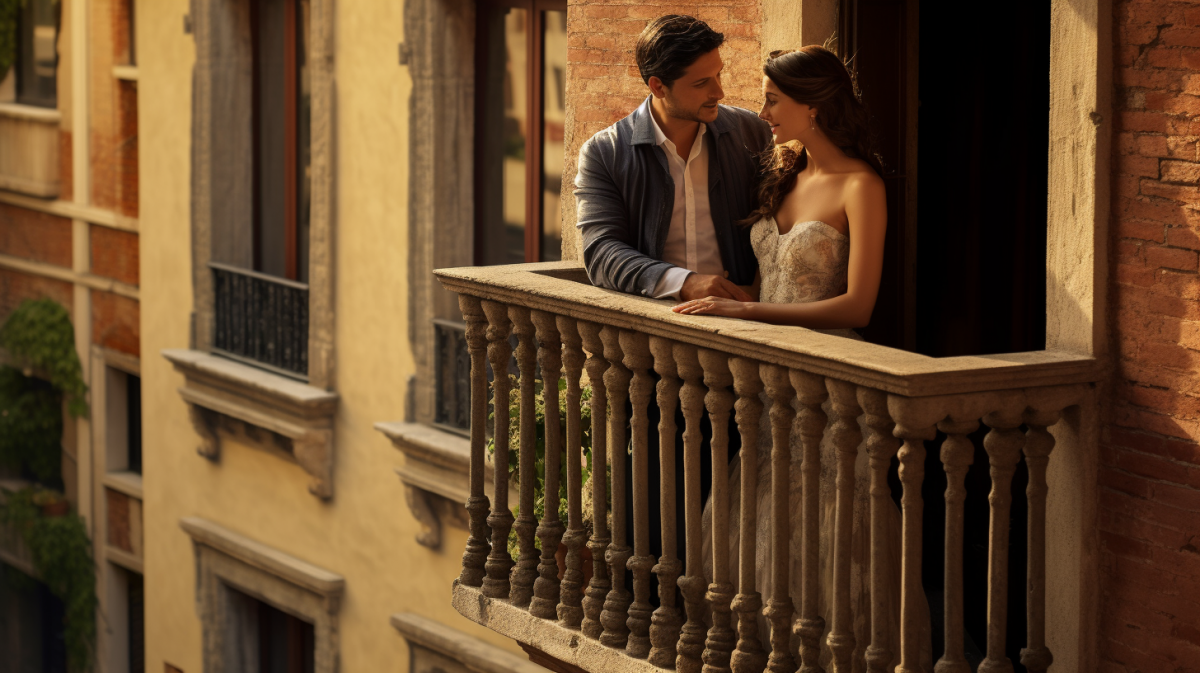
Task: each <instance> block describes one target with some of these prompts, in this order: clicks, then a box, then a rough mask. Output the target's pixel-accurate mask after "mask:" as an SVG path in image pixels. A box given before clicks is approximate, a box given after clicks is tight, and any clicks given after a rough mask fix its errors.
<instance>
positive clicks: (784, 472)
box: [759, 364, 796, 673]
mask: <svg viewBox="0 0 1200 673" xmlns="http://www.w3.org/2000/svg"><path fill="white" fill-rule="evenodd" d="M759 376H761V377H762V382H763V385H764V387H765V388H766V390H767V396H768V397H770V398H771V411H770V417H771V584H772V586H771V597H770V598H769V599H768V600H767V609H766V615H767V619H768V620H770V622H771V654H770V656H769V657H767V670H769V671H771V673H795V670H796V660H795V658H794V657H793V656H792V647H791V634H790V633H789V629H788V626H789V625H790V624H791V621H792V598H791V595H790V593H789V591H788V590H789V588H790V587H791V583H790V582H789V581H788V564H789V563H790V558H789V556H790V554H791V543H790V537H791V516H790V509H791V508H790V507H789V499H790V495H789V491H790V481H791V468H790V463H791V458H792V456H791V442H790V441H789V437H790V435H791V431H792V420H793V419H795V417H796V412H795V410H794V409H793V408H792V400H793V398H794V392H793V390H792V383H791V380H790V379H789V377H788V370H787V369H786V368H784V367H779V366H777V365H768V364H763V365H762V366H761V367H760V368H759Z"/></svg>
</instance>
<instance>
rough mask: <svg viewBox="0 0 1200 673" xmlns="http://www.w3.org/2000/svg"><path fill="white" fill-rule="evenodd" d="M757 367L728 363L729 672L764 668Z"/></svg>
mask: <svg viewBox="0 0 1200 673" xmlns="http://www.w3.org/2000/svg"><path fill="white" fill-rule="evenodd" d="M758 368H759V363H758V362H756V361H754V360H748V359H746V358H730V360H729V369H730V371H731V372H732V374H733V389H734V391H735V392H736V393H737V402H736V403H735V404H734V410H735V416H734V419H735V420H736V421H737V426H738V432H739V433H740V434H741V439H742V451H741V453H742V457H741V464H742V479H741V487H742V492H741V502H740V507H739V511H740V514H741V521H740V524H739V533H740V538H739V539H738V594H737V596H735V597H734V599H733V604H732V606H731V607H732V609H733V610H734V611H735V612H737V631H738V641H737V649H736V650H734V652H733V655H732V657H731V658H730V662H729V666H730V668H731V669H732V670H733V673H762V670H763V669H764V668H766V666H767V653H766V652H765V651H763V647H762V642H761V640H760V639H759V634H758V612H759V610H762V607H763V602H762V594H760V593H759V592H758V589H757V588H756V586H755V567H756V566H755V563H756V561H755V554H754V549H755V544H756V542H757V541H758V423H759V419H760V418H761V417H762V413H763V405H762V401H760V400H759V398H758V395H759V393H761V392H762V389H763V385H762V380H761V379H760V378H759V375H758ZM713 538H714V544H713V548H714V549H716V547H717V545H718V544H720V542H719V538H717V536H716V531H715V530H714V533H713Z"/></svg>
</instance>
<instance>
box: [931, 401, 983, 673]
mask: <svg viewBox="0 0 1200 673" xmlns="http://www.w3.org/2000/svg"><path fill="white" fill-rule="evenodd" d="M976 418H978V416H977V415H975V414H967V415H961V414H959V415H956V414H954V413H951V415H950V417H949V418H947V419H945V420H943V421H942V422H941V423H938V429H939V430H941V431H942V432H944V433H946V439H945V440H944V441H943V442H942V452H941V459H942V466H943V469H944V470H945V471H946V531H945V543H944V544H945V567H946V569H945V579H944V588H943V591H944V598H943V601H944V603H943V605H944V611H945V615H946V617H945V635H944V638H943V641H944V642H945V644H946V645H945V652H944V653H943V654H942V657H941V659H938V662H937V667H936V673H971V665H970V664H969V663H968V662H967V657H966V654H965V651H964V641H963V567H962V564H963V504H964V503H965V502H966V500H967V489H966V486H965V484H964V482H965V480H966V477H967V469H968V468H970V467H971V463H973V462H974V461H975V445H974V444H972V443H971V440H970V439H969V438H968V437H967V435H969V434H971V433H972V432H975V430H976V429H978V428H979V421H978V420H975V419H976Z"/></svg>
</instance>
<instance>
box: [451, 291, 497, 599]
mask: <svg viewBox="0 0 1200 673" xmlns="http://www.w3.org/2000/svg"><path fill="white" fill-rule="evenodd" d="M458 306H459V308H460V309H461V310H462V314H463V319H464V320H466V323H467V329H466V339H467V353H469V354H470V356H471V467H470V477H469V488H470V495H469V496H468V498H467V513H468V515H469V517H470V519H469V521H470V525H469V528H470V531H471V534H470V536H469V537H468V538H467V548H466V551H464V552H463V559H462V574H460V575H459V576H458V581H459V582H461V583H463V584H465V585H466V586H469V587H477V586H480V585H482V584H483V576H484V564H485V563H487V556H488V552H489V551H491V545H490V544H488V539H487V536H488V527H487V515H488V509H489V508H490V507H491V505H490V503H489V502H488V497H487V495H485V494H484V492H483V482H484V454H485V453H486V448H487V447H486V444H487V316H486V315H484V313H483V307H482V306H480V304H479V298H478V297H468V296H467V295H465V294H463V295H459V296H458Z"/></svg>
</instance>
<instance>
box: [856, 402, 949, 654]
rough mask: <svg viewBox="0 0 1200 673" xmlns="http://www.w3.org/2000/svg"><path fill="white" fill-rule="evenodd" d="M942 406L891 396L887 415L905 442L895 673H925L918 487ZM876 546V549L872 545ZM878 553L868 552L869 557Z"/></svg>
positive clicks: (921, 508) (942, 413)
mask: <svg viewBox="0 0 1200 673" xmlns="http://www.w3.org/2000/svg"><path fill="white" fill-rule="evenodd" d="M943 404H944V401H942V400H937V399H922V398H915V399H914V398H906V397H900V396H897V395H892V396H890V398H889V399H888V409H887V410H888V412H890V414H891V417H892V420H894V421H895V424H896V429H895V435H896V436H897V437H899V438H901V439H903V440H904V444H903V446H901V447H900V451H899V458H900V484H901V485H902V486H903V487H904V495H903V497H902V498H901V501H900V505H901V509H902V516H903V523H902V532H901V535H902V536H903V542H902V547H901V551H900V554H901V557H900V558H901V560H900V664H899V665H898V666H897V667H896V673H924V670H925V669H924V668H923V667H922V665H921V641H920V635H921V628H919V627H920V626H921V624H922V622H923V621H924V620H925V619H926V618H927V617H926V615H927V614H928V612H927V611H926V607H925V589H924V588H923V587H922V585H921V561H922V558H921V544H922V535H921V533H922V516H923V514H924V510H925V501H924V500H923V499H922V498H921V485H922V483H924V481H925V442H927V441H930V440H932V439H933V438H934V437H935V436H936V435H937V422H938V421H939V420H940V419H942V418H944V417H945V415H946V412H945V409H944V407H943V406H941V405H943ZM872 546H873V547H877V545H874V544H873V545H872ZM880 551H881V550H879V549H873V550H872V554H876V553H879V552H880Z"/></svg>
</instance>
